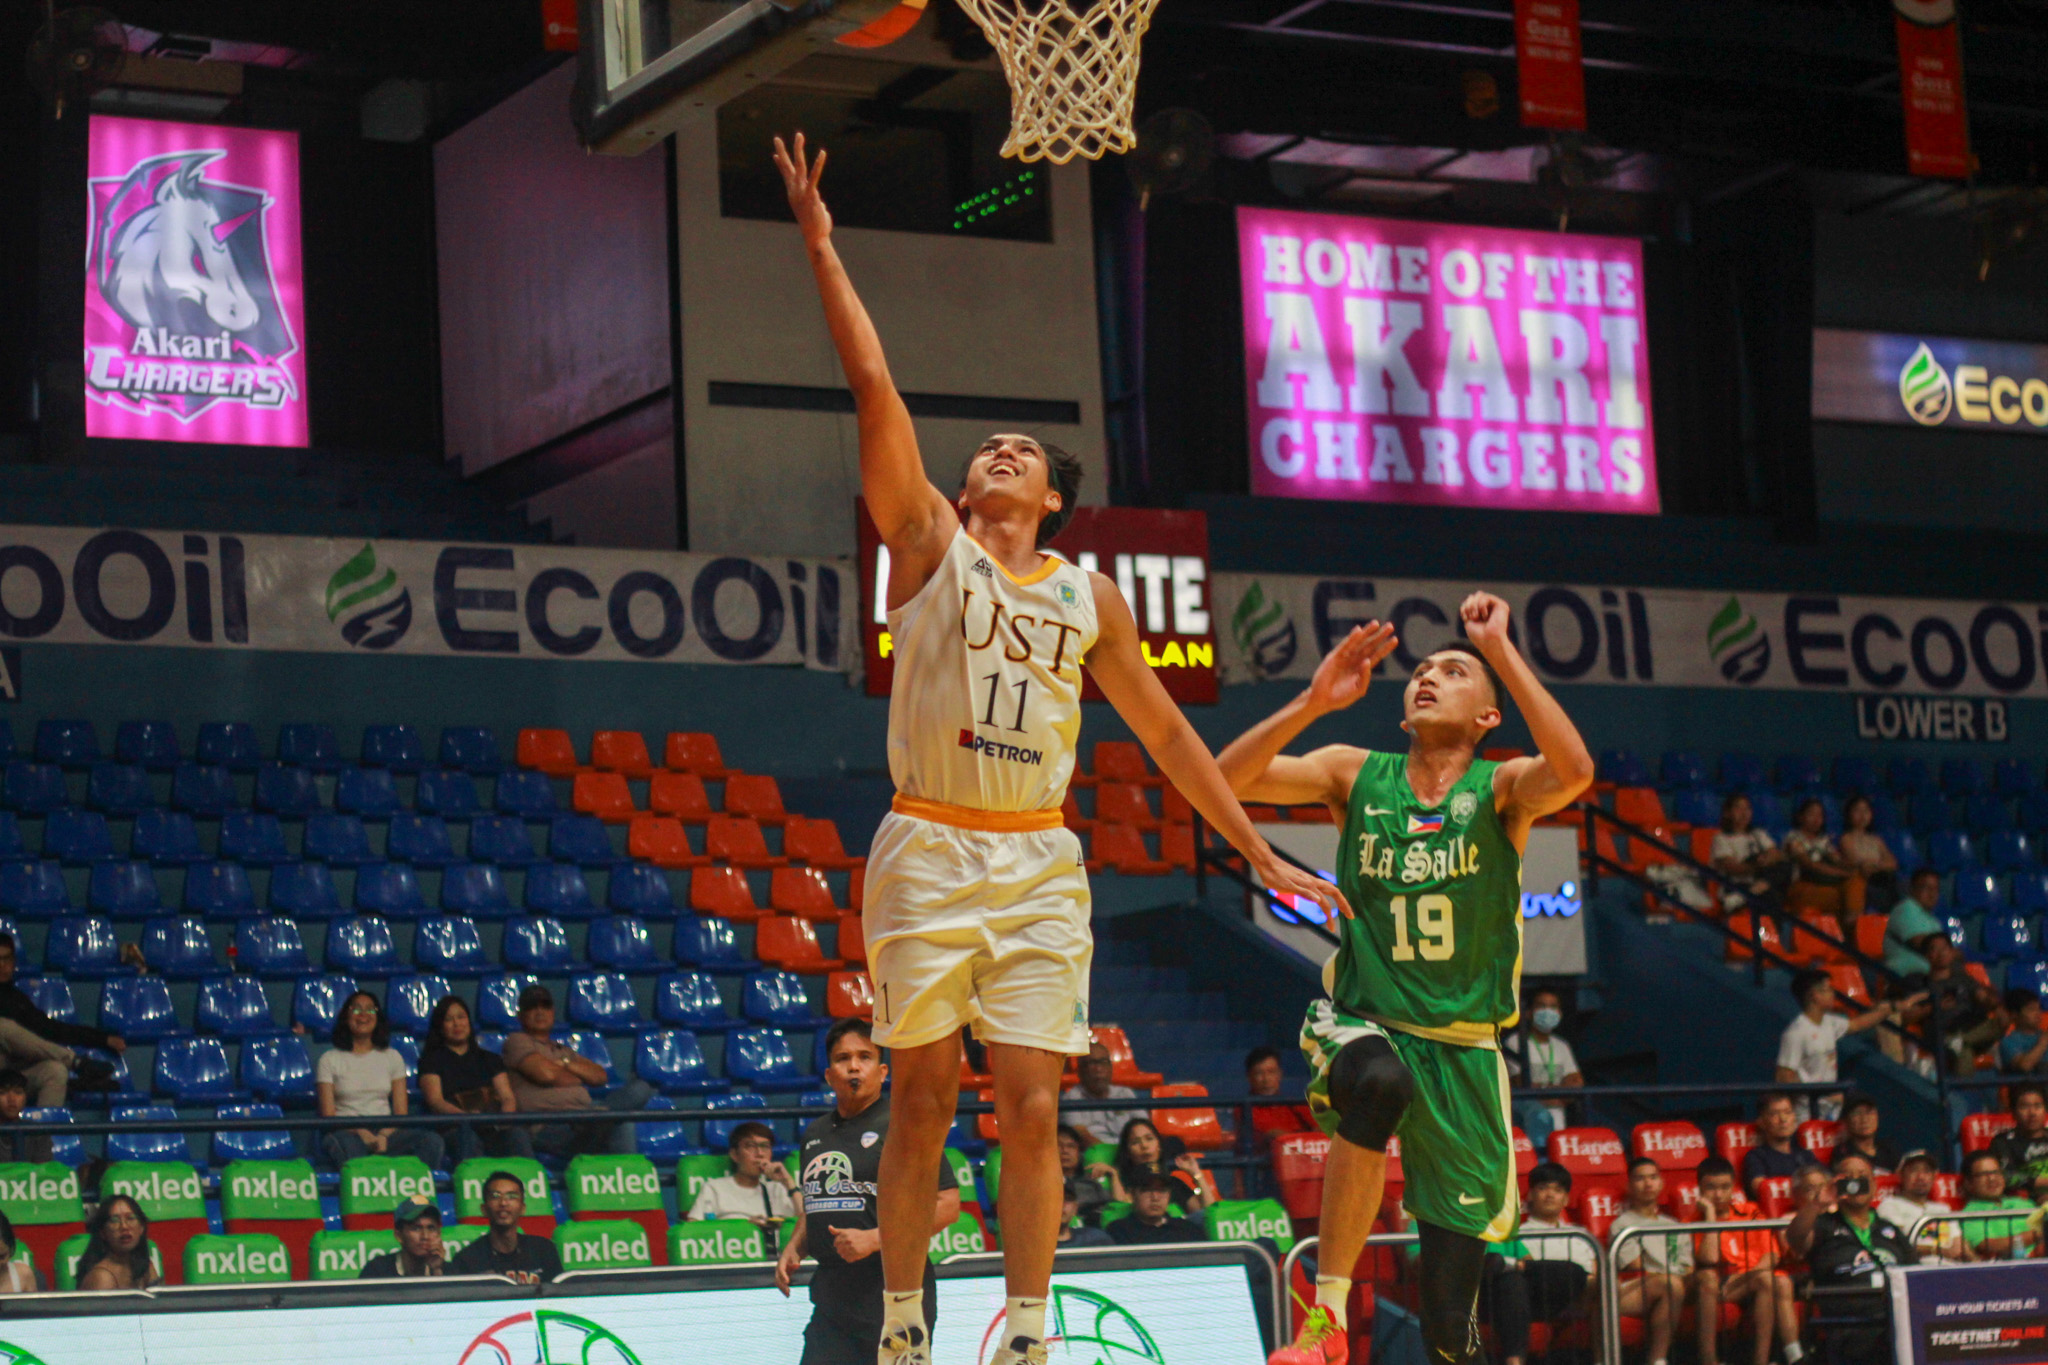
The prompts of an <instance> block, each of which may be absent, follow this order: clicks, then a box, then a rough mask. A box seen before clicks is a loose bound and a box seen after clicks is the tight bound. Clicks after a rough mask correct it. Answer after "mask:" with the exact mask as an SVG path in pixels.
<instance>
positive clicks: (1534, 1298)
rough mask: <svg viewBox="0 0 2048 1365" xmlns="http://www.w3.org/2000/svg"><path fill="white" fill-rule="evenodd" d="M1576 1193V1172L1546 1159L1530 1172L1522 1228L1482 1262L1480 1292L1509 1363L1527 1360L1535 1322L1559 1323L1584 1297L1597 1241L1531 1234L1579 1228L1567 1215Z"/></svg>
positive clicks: (1590, 1274)
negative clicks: (1531, 1330) (1573, 1178)
mask: <svg viewBox="0 0 2048 1365" xmlns="http://www.w3.org/2000/svg"><path fill="white" fill-rule="evenodd" d="M1571 1195H1572V1177H1571V1172H1569V1171H1567V1170H1565V1168H1564V1167H1562V1166H1557V1165H1553V1164H1551V1163H1549V1162H1545V1163H1544V1164H1542V1165H1540V1166H1538V1167H1537V1168H1536V1169H1535V1170H1533V1171H1531V1172H1529V1200H1528V1203H1527V1204H1526V1205H1525V1206H1524V1207H1523V1209H1522V1226H1521V1229H1520V1231H1518V1232H1517V1233H1516V1235H1515V1238H1514V1239H1513V1240H1512V1241H1508V1242H1503V1243H1501V1244H1500V1250H1499V1252H1498V1254H1495V1255H1489V1256H1488V1257H1487V1258H1486V1260H1485V1261H1484V1262H1483V1264H1482V1266H1481V1269H1480V1275H1481V1281H1480V1286H1481V1287H1480V1294H1481V1297H1482V1298H1484V1299H1485V1301H1486V1309H1487V1317H1488V1320H1489V1321H1491V1322H1492V1323H1493V1334H1494V1339H1495V1341H1496V1342H1497V1343H1498V1345H1499V1346H1500V1354H1501V1358H1502V1360H1503V1361H1504V1362H1505V1365H1521V1362H1522V1361H1523V1360H1525V1359H1527V1358H1528V1355H1529V1326H1530V1324H1531V1323H1535V1322H1556V1321H1557V1320H1558V1319H1560V1318H1562V1317H1564V1316H1565V1315H1566V1314H1568V1313H1570V1312H1572V1311H1573V1310H1574V1309H1576V1308H1578V1307H1579V1306H1580V1305H1581V1304H1582V1303H1583V1302H1584V1301H1585V1297H1586V1285H1587V1282H1588V1280H1589V1279H1590V1278H1591V1276H1592V1273H1593V1266H1594V1256H1593V1247H1592V1245H1591V1244H1590V1243H1588V1242H1586V1241H1585V1240H1584V1239H1582V1238H1578V1237H1540V1236H1539V1237H1531V1236H1529V1234H1530V1233H1540V1232H1546V1231H1548V1232H1555V1231H1557V1230H1559V1229H1562V1228H1569V1227H1574V1226H1576V1225H1575V1224H1573V1223H1571V1222H1570V1221H1568V1220H1567V1219H1566V1218H1565V1216H1564V1210H1565V1205H1567V1204H1568V1203H1570V1202H1571Z"/></svg>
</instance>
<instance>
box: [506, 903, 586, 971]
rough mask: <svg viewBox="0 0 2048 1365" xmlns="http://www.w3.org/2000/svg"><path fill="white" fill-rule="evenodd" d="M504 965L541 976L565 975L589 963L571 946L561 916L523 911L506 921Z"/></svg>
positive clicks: (581, 968)
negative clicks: (571, 948)
mask: <svg viewBox="0 0 2048 1365" xmlns="http://www.w3.org/2000/svg"><path fill="white" fill-rule="evenodd" d="M503 956H504V959H505V965H506V966H507V967H514V968H517V969H518V970H520V971H522V972H533V973H535V974H537V975H540V976H566V975H568V974H569V973H570V972H574V971H581V970H583V968H584V967H585V966H586V965H587V964H585V963H582V962H578V961H577V960H576V955H575V954H574V953H573V952H571V951H570V950H569V934H568V931H567V930H565V929H564V928H563V927H562V922H561V921H560V920H558V919H549V918H548V917H546V916H544V915H522V916H520V917H519V918H518V919H514V920H507V921H506V923H505V946H504V953H503Z"/></svg>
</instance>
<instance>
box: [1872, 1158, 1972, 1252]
mask: <svg viewBox="0 0 2048 1365" xmlns="http://www.w3.org/2000/svg"><path fill="white" fill-rule="evenodd" d="M1934 1172H1935V1164H1934V1158H1933V1157H1931V1156H1929V1155H1928V1154H1927V1153H1925V1152H1908V1153H1907V1154H1906V1155H1905V1156H1904V1157H1903V1158H1901V1159H1900V1161H1899V1188H1898V1192H1897V1193H1896V1194H1890V1195H1886V1196H1885V1197H1884V1199H1882V1200H1880V1201H1879V1203H1878V1206H1877V1216H1878V1217H1880V1218H1882V1219H1884V1220H1885V1221H1886V1222H1887V1223H1891V1224H1894V1225H1895V1226H1897V1228H1898V1229H1899V1231H1901V1232H1904V1233H1909V1234H1910V1233H1911V1232H1912V1231H1913V1225H1914V1224H1915V1223H1917V1222H1919V1221H1920V1220H1921V1219H1922V1218H1926V1217H1928V1216H1930V1215H1932V1214H1937V1213H1954V1212H1955V1209H1954V1207H1953V1206H1951V1205H1950V1204H1949V1203H1948V1201H1947V1200H1945V1199H1936V1198H1935V1197H1934ZM1913 1250H1915V1251H1917V1252H1919V1253H1920V1264H1921V1265H1950V1264H1953V1265H1962V1264H1964V1263H1966V1262H1967V1261H1968V1260H1969V1259H1970V1256H1969V1253H1968V1252H1967V1251H1966V1250H1964V1248H1963V1238H1962V1233H1961V1231H1960V1229H1959V1226H1958V1225H1957V1224H1954V1223H1930V1224H1928V1225H1927V1226H1926V1227H1924V1228H1922V1229H1921V1230H1920V1233H1919V1235H1918V1236H1916V1237H1914V1238H1913Z"/></svg>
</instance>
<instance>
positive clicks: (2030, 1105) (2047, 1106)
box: [1989, 1081, 2048, 1191]
mask: <svg viewBox="0 0 2048 1365" xmlns="http://www.w3.org/2000/svg"><path fill="white" fill-rule="evenodd" d="M1989 1151H1990V1152H1991V1155H1993V1156H1995V1157H1997V1158H1998V1164H1999V1166H2000V1168H2001V1169H2003V1170H2004V1171H2005V1183H2006V1184H2007V1186H2009V1187H2010V1188H2012V1189H2013V1190H2015V1191H2020V1190H2031V1189H2033V1187H2034V1186H2035V1184H2036V1183H2038V1182H2039V1181H2040V1180H2041V1178H2042V1177H2043V1176H2048V1086H2041V1085H2037V1084H2035V1083H2033V1082H2031V1081H2030V1082H2028V1083H2027V1084H2025V1085H2016V1086H2014V1087H2013V1088H2012V1127H2010V1128H2008V1129H2006V1130H2005V1131H2004V1132H2002V1133H2000V1134H1999V1135H1998V1136H1997V1137H1994V1138H1992V1139H1991V1146H1990V1148H1989Z"/></svg>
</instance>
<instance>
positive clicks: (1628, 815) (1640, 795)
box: [1614, 787, 1669, 829]
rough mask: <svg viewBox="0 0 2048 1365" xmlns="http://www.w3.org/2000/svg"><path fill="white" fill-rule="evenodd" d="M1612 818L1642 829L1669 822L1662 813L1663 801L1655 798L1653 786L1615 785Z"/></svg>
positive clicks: (1655, 790)
mask: <svg viewBox="0 0 2048 1365" xmlns="http://www.w3.org/2000/svg"><path fill="white" fill-rule="evenodd" d="M1614 818H1615V819H1617V820H1620V821H1622V822H1624V823H1626V824H1631V825H1636V826H1639V827H1641V828H1644V829H1648V828H1649V827H1651V826H1653V825H1663V824H1667V823H1669V822H1668V821H1667V820H1666V818H1665V815H1664V803H1663V802H1662V801H1661V800H1659V799H1658V798H1657V789H1656V788H1654V787H1616V788H1615V789H1614Z"/></svg>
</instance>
